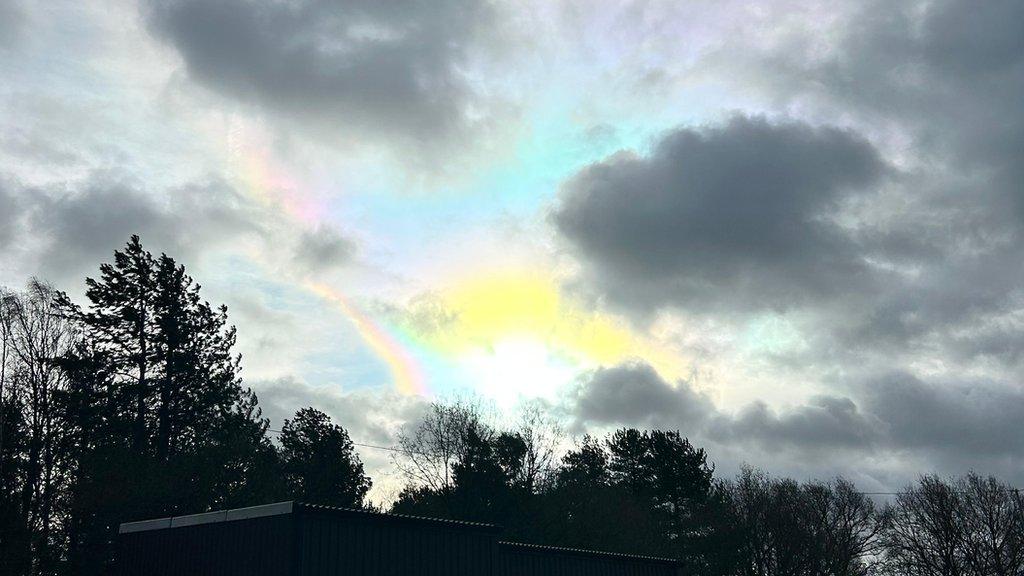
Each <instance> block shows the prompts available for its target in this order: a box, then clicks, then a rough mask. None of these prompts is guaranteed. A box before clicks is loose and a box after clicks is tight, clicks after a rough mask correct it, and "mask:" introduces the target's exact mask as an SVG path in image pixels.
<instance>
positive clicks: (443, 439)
mask: <svg viewBox="0 0 1024 576" xmlns="http://www.w3.org/2000/svg"><path fill="white" fill-rule="evenodd" d="M471 430H472V431H475V432H476V433H477V434H478V435H480V436H481V437H489V436H490V435H491V433H492V431H491V429H490V426H488V425H486V424H485V423H484V421H483V416H482V410H481V408H480V405H479V403H477V402H472V401H466V400H458V401H455V402H453V403H450V404H441V403H437V402H434V403H432V404H430V407H429V408H428V409H427V413H426V414H425V415H424V416H423V418H422V419H421V420H420V421H419V422H418V423H417V424H416V425H415V426H413V427H411V428H405V429H403V430H402V431H401V432H399V434H398V449H399V454H398V455H397V456H396V457H395V458H394V461H395V464H396V466H397V467H398V468H399V470H401V471H402V473H403V474H404V475H405V476H406V478H407V479H408V480H409V481H410V482H412V483H415V484H419V485H421V486H425V487H427V488H429V489H430V490H432V491H434V492H436V493H438V494H442V495H444V494H448V493H450V491H451V489H452V486H453V481H454V478H453V474H452V466H453V465H454V464H455V463H456V462H458V461H459V459H460V458H461V457H462V456H463V455H464V454H465V453H466V439H467V438H468V435H469V432H470V431H471Z"/></svg>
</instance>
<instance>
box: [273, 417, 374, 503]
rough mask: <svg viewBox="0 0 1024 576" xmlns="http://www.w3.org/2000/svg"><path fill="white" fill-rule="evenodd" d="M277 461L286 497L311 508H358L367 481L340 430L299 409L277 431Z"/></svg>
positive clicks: (349, 444) (347, 439)
mask: <svg viewBox="0 0 1024 576" xmlns="http://www.w3.org/2000/svg"><path fill="white" fill-rule="evenodd" d="M280 442H281V460H282V466H283V470H284V473H285V481H286V483H287V487H288V492H289V494H290V496H291V497H292V498H294V499H297V500H304V501H306V502H311V503H314V504H325V505H330V506H341V507H346V508H362V507H363V504H364V502H363V500H364V498H365V497H366V493H367V492H368V491H369V490H370V486H371V483H370V479H369V478H368V477H367V476H366V474H364V473H363V464H362V462H361V461H360V460H359V455H358V454H356V452H355V447H354V446H353V445H352V440H351V439H350V438H349V436H348V432H346V431H345V429H344V428H342V427H341V426H338V425H336V424H333V423H332V422H331V418H330V416H328V415H327V414H324V413H323V412H320V411H319V410H315V409H313V408H303V409H301V410H299V411H298V412H296V413H295V417H294V418H292V419H291V420H285V422H284V426H283V427H282V429H281V438H280Z"/></svg>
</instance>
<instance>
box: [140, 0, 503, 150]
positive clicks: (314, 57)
mask: <svg viewBox="0 0 1024 576" xmlns="http://www.w3.org/2000/svg"><path fill="white" fill-rule="evenodd" d="M492 12H493V10H492V6H491V4H490V3H489V2H485V1H480V0H442V1H440V2H416V1H412V0H401V1H398V2H379V1H375V0H342V1H329V0H300V1H297V2H284V1H277V0H266V1H251V0H215V1H208V0H171V1H167V2H151V3H150V4H149V7H148V15H149V18H148V19H149V22H150V25H151V28H152V30H153V31H154V32H155V34H156V35H157V36H158V37H160V38H163V39H165V40H166V41H167V42H168V43H169V44H171V45H172V46H174V47H175V48H176V49H177V51H178V52H179V53H180V54H181V57H182V59H183V60H184V62H185V64H186V66H187V68H188V72H189V75H190V76H191V77H192V78H193V79H195V80H197V81H198V82H200V83H202V84H204V85H205V86H208V87H210V88H212V89H213V90H215V91H218V92H220V93H223V94H225V95H228V96H230V97H233V98H237V99H240V100H243V101H247V102H252V103H255V104H258V105H260V106H263V107H265V108H266V109H268V110H273V111H275V112H279V113H281V114H283V115H284V116H286V117H289V118H292V119H297V120H299V121H301V122H304V123H305V124H306V125H307V126H310V127H313V128H315V129H322V128H324V127H325V124H326V127H327V128H328V129H329V134H330V137H331V138H332V139H335V140H336V139H337V138H339V137H341V138H344V137H345V136H347V135H350V134H349V131H350V130H352V129H356V130H360V131H362V132H363V133H369V134H370V135H377V133H380V132H386V133H389V134H390V135H391V136H398V137H411V138H413V139H415V140H419V141H428V140H429V141H432V142H434V143H435V144H436V143H437V142H438V141H440V140H442V139H444V138H445V137H446V136H448V135H451V134H453V133H456V132H459V131H461V130H462V129H464V128H465V127H467V125H468V124H467V123H468V122H469V120H468V116H467V111H468V108H469V107H470V106H471V105H473V104H474V94H473V91H472V89H471V88H470V85H469V83H468V82H467V81H466V79H465V78H464V77H463V74H462V73H461V72H460V66H462V65H463V64H464V62H465V58H466V54H467V47H468V45H469V44H471V43H472V42H473V41H474V38H476V37H478V36H479V35H480V34H481V33H482V30H483V29H484V27H486V26H487V24H488V23H489V22H490V20H491V18H492V17H493V14H492Z"/></svg>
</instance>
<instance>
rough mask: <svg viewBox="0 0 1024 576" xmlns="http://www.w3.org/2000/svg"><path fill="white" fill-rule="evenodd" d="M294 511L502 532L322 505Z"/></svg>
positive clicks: (477, 525) (461, 522)
mask: <svg viewBox="0 0 1024 576" xmlns="http://www.w3.org/2000/svg"><path fill="white" fill-rule="evenodd" d="M295 509H296V511H304V512H314V513H322V514H335V515H339V516H348V517H355V518H366V519H369V520H380V521H383V522H388V521H391V522H408V523H412V524H421V525H429V526H439V527H445V528H462V529H469V530H478V531H481V532H495V533H497V532H502V531H504V528H502V527H501V526H497V525H495V524H486V523H484V522H471V521H467V520H449V519H447V518H431V517H428V516H410V515H408V514H389V513H386V512H374V511H371V510H358V509H355V508H341V507H336V506H325V505H323V504H309V503H306V502H296V503H295Z"/></svg>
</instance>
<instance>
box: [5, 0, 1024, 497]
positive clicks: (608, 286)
mask: <svg viewBox="0 0 1024 576" xmlns="http://www.w3.org/2000/svg"><path fill="white" fill-rule="evenodd" d="M1022 102H1024V2H1020V1H1019V0H987V1H986V2H984V3H978V2H974V1H971V0H915V1H901V0H856V1H854V0H776V1H771V2H769V1H754V0H715V1H711V0H688V1H684V2H678V1H661V0H632V1H630V0H621V1H614V2H613V1H608V0H518V1H514V2H513V1H504V0H493V1H482V0H431V1H429V2H428V1H417V0H395V1H392V2H379V1H375V0H288V1H284V0H259V1H257V0H161V1H156V0H152V1H150V0H137V1H134V0H107V1H104V2H73V1H67V0H51V1H48V2H32V1H29V0H0V285H7V286H10V287H17V286H21V285H23V284H24V283H25V282H26V280H27V279H28V278H30V277H33V276H37V277H40V278H43V279H46V280H49V281H50V282H52V283H53V284H54V285H55V286H57V287H58V288H60V289H62V290H66V291H68V292H69V293H70V294H72V295H76V296H78V297H80V296H81V294H82V292H83V290H84V278H85V277H86V276H88V275H94V274H95V273H96V271H97V268H98V266H99V264H100V263H101V262H104V261H108V260H109V259H110V258H111V255H112V252H113V251H114V250H115V249H117V248H118V247H120V246H122V245H123V244H124V243H125V242H126V241H127V239H128V237H129V236H130V235H131V234H133V233H137V234H139V235H141V237H142V240H143V243H144V245H145V246H147V247H148V248H149V249H150V250H152V251H154V252H167V253H168V254H170V255H171V256H173V257H175V258H176V259H177V260H178V261H180V262H182V263H184V264H185V265H186V266H187V268H188V270H189V272H190V273H191V274H192V275H193V276H194V277H195V278H196V279H197V281H198V282H199V283H200V284H202V286H203V294H204V296H205V297H206V298H208V299H209V300H210V301H212V302H216V303H221V302H223V303H225V304H226V305H227V306H228V309H229V316H230V319H231V321H232V322H233V323H234V324H236V325H237V327H238V331H239V343H238V349H239V351H240V352H241V353H242V355H243V369H244V371H243V376H244V378H245V381H246V383H247V384H248V385H250V386H251V387H252V388H253V389H254V390H255V391H256V392H257V394H258V395H259V397H260V401H261V404H262V405H263V407H264V411H265V413H266V414H267V415H268V416H269V417H270V418H271V419H272V422H273V425H274V426H279V425H280V423H281V420H282V419H283V418H285V417H288V415H290V414H291V413H293V412H294V411H295V410H296V409H298V408H300V407H302V406H306V405H312V406H315V407H317V408H320V409H322V410H324V411H326V412H328V413H329V414H331V415H332V416H333V417H334V418H335V420H336V421H338V422H339V423H341V424H342V425H343V426H345V427H346V428H347V429H348V430H349V432H350V434H351V435H352V437H353V439H354V440H355V441H356V442H360V443H367V444H378V445H390V444H392V443H393V442H394V441H395V435H396V433H397V431H398V430H399V429H401V427H402V426H410V425H414V424H415V422H416V420H417V418H419V417H420V415H421V414H422V413H423V408H424V406H425V404H426V403H427V402H430V401H434V400H444V399H451V398H457V397H463V398H465V397H470V398H477V399H481V400H483V401H484V402H486V403H487V404H488V405H489V406H491V407H492V408H493V411H494V413H495V414H497V415H498V416H499V417H500V418H504V419H507V420H509V421H511V420H512V419H514V415H515V414H516V413H518V411H520V410H522V409H523V407H524V406H535V407H540V408H541V409H542V410H543V411H544V413H545V414H547V415H548V416H549V417H550V418H552V419H554V420H556V421H557V422H558V423H560V425H561V426H562V427H563V428H564V429H565V430H566V431H567V432H568V433H569V434H570V435H576V436H578V435H581V434H584V433H591V434H598V435H599V434H602V433H605V432H607V431H609V430H613V429H615V428H616V427H621V426H637V427H659V428H666V429H676V430H679V431H680V432H682V433H683V434H684V435H686V436H688V437H689V438H690V439H691V440H692V441H694V442H695V443H697V444H698V445H701V446H704V447H706V448H707V449H708V451H709V453H710V457H711V460H713V461H714V462H715V464H716V466H717V467H718V471H719V473H720V474H722V475H730V474H733V473H735V472H736V471H737V470H739V468H740V466H742V465H743V464H749V465H752V466H756V467H760V468H763V469H765V470H767V471H769V472H771V473H774V474H785V475H790V476H793V477H796V478H798V479H812V478H816V479H827V478H831V477H833V476H835V475H838V474H842V475H844V476H846V477H847V478H849V479H851V480H853V481H854V482H855V483H857V484H858V485H859V486H861V487H862V488H863V489H864V490H871V491H877V490H890V489H898V488H900V487H902V486H903V485H904V484H906V483H907V482H909V481H911V480H913V479H914V478H915V477H916V476H917V475H918V474H920V473H928V472H937V473H939V474H958V473H964V472H966V471H969V470H976V471H979V472H983V473H991V474H996V475H998V476H1000V477H1002V478H1003V479H1005V480H1007V481H1009V482H1011V483H1015V484H1024V459H1022V456H1024V434H1022V432H1021V422H1024V386H1022V385H1021V382H1022V380H1021V376H1022V375H1024V290H1022V287H1024V283H1022V281H1024V258H1022V254H1024V250H1022V248H1024V184H1022V182H1024V107H1022V105H1021V103H1022ZM362 454H363V458H364V460H365V461H366V463H367V467H368V470H369V472H370V473H371V475H372V476H373V477H374V479H375V481H376V482H377V484H378V492H377V495H378V497H380V498H386V497H387V493H386V490H388V489H393V488H394V486H395V485H396V483H397V482H399V479H398V478H397V477H396V476H395V474H396V473H395V471H394V467H393V466H392V465H391V462H390V459H389V458H390V456H389V454H388V453H386V452H381V451H374V450H372V449H364V450H362Z"/></svg>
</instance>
